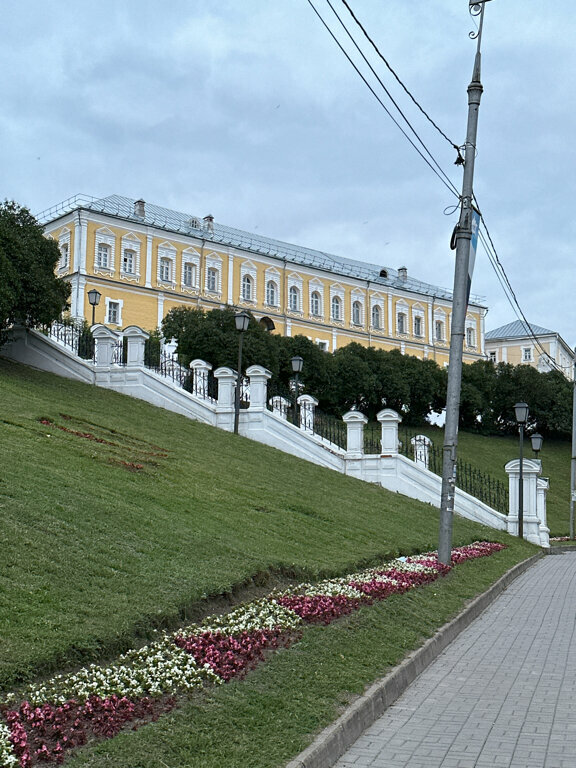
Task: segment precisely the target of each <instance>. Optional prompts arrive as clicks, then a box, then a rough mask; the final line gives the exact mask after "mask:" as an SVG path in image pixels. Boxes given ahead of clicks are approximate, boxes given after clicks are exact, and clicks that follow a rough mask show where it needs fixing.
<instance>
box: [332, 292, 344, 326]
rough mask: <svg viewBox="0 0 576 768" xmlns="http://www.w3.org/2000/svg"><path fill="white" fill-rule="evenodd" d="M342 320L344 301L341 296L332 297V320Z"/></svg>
mask: <svg viewBox="0 0 576 768" xmlns="http://www.w3.org/2000/svg"><path fill="white" fill-rule="evenodd" d="M341 319H342V299H341V298H340V296H332V320H341Z"/></svg>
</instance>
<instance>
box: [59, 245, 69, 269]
mask: <svg viewBox="0 0 576 768" xmlns="http://www.w3.org/2000/svg"><path fill="white" fill-rule="evenodd" d="M69 264H70V246H69V245H68V243H62V245H61V246H60V269H66V268H67V267H68V265H69Z"/></svg>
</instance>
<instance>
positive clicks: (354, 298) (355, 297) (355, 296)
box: [350, 291, 366, 328]
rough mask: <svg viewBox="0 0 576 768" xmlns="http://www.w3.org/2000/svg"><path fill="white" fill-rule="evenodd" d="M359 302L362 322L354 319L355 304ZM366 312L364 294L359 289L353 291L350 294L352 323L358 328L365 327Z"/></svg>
mask: <svg viewBox="0 0 576 768" xmlns="http://www.w3.org/2000/svg"><path fill="white" fill-rule="evenodd" d="M356 302H358V304H359V305H360V322H359V323H357V322H355V321H354V304H355V303H356ZM365 315H366V313H365V308H364V294H362V293H360V292H359V291H352V293H351V295H350V324H351V325H353V326H355V327H356V328H363V327H364V324H365V321H366V316H365Z"/></svg>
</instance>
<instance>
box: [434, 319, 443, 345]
mask: <svg viewBox="0 0 576 768" xmlns="http://www.w3.org/2000/svg"><path fill="white" fill-rule="evenodd" d="M434 338H435V339H436V341H444V321H443V320H435V321H434Z"/></svg>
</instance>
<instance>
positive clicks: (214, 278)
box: [206, 267, 218, 292]
mask: <svg viewBox="0 0 576 768" xmlns="http://www.w3.org/2000/svg"><path fill="white" fill-rule="evenodd" d="M206 290H207V291H213V292H217V291H218V270H217V269H216V267H208V271H207V272H206Z"/></svg>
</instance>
